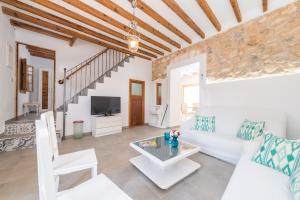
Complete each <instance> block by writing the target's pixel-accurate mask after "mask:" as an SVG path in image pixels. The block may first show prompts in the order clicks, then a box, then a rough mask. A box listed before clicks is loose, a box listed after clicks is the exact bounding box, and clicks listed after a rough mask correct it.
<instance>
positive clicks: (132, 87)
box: [129, 79, 145, 127]
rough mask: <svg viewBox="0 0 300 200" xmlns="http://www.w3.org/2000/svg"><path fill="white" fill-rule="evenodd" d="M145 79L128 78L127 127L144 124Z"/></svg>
mask: <svg viewBox="0 0 300 200" xmlns="http://www.w3.org/2000/svg"><path fill="white" fill-rule="evenodd" d="M144 110H145V81H139V80H132V79H130V80H129V127H131V126H135V125H143V124H144Z"/></svg>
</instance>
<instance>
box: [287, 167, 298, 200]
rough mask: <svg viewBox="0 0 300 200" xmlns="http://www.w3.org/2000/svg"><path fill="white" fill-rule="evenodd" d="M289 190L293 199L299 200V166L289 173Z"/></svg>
mask: <svg viewBox="0 0 300 200" xmlns="http://www.w3.org/2000/svg"><path fill="white" fill-rule="evenodd" d="M289 185H290V190H291V192H292V194H293V196H294V199H295V200H296V199H297V200H300V168H299V167H298V169H297V170H296V171H295V172H294V173H293V174H292V175H291V177H290V179H289Z"/></svg>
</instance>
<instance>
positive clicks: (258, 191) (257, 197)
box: [222, 156, 293, 200]
mask: <svg viewBox="0 0 300 200" xmlns="http://www.w3.org/2000/svg"><path fill="white" fill-rule="evenodd" d="M292 199H293V198H292V193H291V192H290V190H289V177H288V176H287V175H285V174H283V173H280V172H278V171H276V170H274V169H271V168H269V167H265V166H263V165H260V164H257V163H255V162H252V161H251V159H250V158H249V157H247V156H242V158H241V159H240V160H239V162H238V164H237V165H236V168H235V170H234V172H233V175H232V176H231V178H230V181H229V183H228V185H227V187H226V190H225V192H224V194H223V197H222V200H292Z"/></svg>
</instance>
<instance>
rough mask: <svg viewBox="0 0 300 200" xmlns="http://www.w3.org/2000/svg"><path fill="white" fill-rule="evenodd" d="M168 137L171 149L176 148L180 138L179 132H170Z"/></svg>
mask: <svg viewBox="0 0 300 200" xmlns="http://www.w3.org/2000/svg"><path fill="white" fill-rule="evenodd" d="M170 136H171V140H170V142H171V143H170V144H171V147H173V148H177V147H178V137H179V136H180V131H177V130H171V131H170Z"/></svg>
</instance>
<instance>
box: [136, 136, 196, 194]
mask: <svg viewBox="0 0 300 200" xmlns="http://www.w3.org/2000/svg"><path fill="white" fill-rule="evenodd" d="M130 146H131V147H132V148H133V149H135V150H136V151H138V152H139V153H141V154H142V155H140V156H137V157H134V158H131V159H130V162H131V163H132V164H133V165H134V166H135V167H136V168H137V169H139V170H140V171H141V172H142V173H143V174H144V175H145V176H147V177H148V178H149V179H150V180H152V181H153V182H154V183H155V184H156V185H157V186H158V187H160V188H161V189H168V188H169V187H171V186H172V185H174V184H176V183H177V182H179V181H180V180H182V179H184V178H185V177H187V176H188V175H190V174H192V173H193V172H195V171H196V170H197V169H199V168H200V167H201V165H200V164H199V163H197V162H194V161H192V160H190V159H188V158H187V157H188V156H190V155H192V154H195V153H197V152H199V151H200V147H198V146H195V145H193V144H190V143H188V142H184V141H180V140H179V145H178V147H177V148H173V147H171V145H170V144H169V141H168V140H165V139H164V136H159V137H153V138H148V139H144V140H140V141H136V142H131V143H130Z"/></svg>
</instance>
